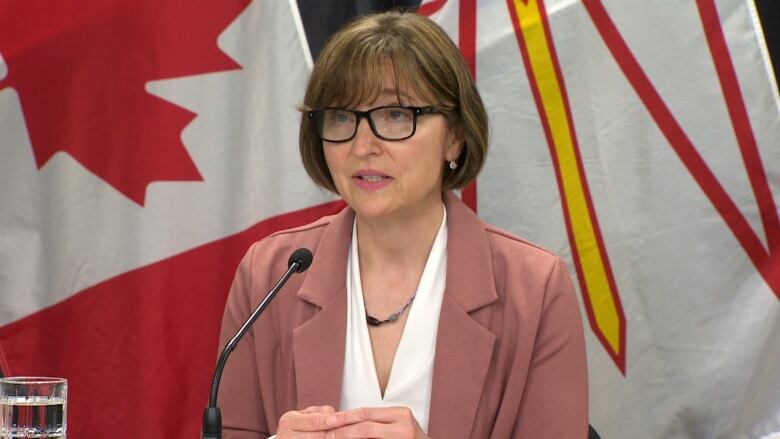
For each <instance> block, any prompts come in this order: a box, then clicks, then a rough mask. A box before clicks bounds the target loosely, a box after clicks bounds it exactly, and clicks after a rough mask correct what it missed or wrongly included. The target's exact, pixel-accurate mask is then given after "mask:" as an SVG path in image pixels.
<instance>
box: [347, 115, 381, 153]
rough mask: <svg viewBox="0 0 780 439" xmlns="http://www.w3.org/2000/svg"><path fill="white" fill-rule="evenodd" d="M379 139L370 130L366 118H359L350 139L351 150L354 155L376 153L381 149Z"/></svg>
mask: <svg viewBox="0 0 780 439" xmlns="http://www.w3.org/2000/svg"><path fill="white" fill-rule="evenodd" d="M379 142H381V139H379V138H378V137H377V136H376V135H375V134H374V132H373V131H372V130H371V124H370V123H369V121H368V119H366V118H360V119H358V122H357V131H356V132H355V138H353V139H352V151H353V153H354V154H355V155H356V156H359V157H360V156H366V155H371V154H377V153H379V152H380V151H381V148H380V146H379Z"/></svg>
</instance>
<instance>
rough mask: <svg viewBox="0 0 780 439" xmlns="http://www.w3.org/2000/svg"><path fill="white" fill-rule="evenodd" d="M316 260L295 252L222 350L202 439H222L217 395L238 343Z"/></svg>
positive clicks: (302, 250) (303, 250) (304, 251)
mask: <svg viewBox="0 0 780 439" xmlns="http://www.w3.org/2000/svg"><path fill="white" fill-rule="evenodd" d="M313 258H314V256H312V254H311V251H309V249H307V248H299V249H298V250H295V251H294V252H293V254H292V255H290V258H289V259H288V260H287V267H288V268H287V272H286V273H284V275H283V276H282V278H281V279H279V282H277V283H276V285H275V286H274V287H273V288H271V291H269V292H268V294H267V295H266V296H265V298H264V299H263V301H262V302H260V304H259V305H257V308H255V310H254V311H252V314H251V315H250V316H249V318H248V319H246V322H244V324H243V325H242V326H241V328H239V330H238V332H236V335H234V336H233V338H231V339H230V341H229V342H227V344H226V345H225V348H224V349H222V353H221V354H220V356H219V360H218V361H217V368H216V370H214V379H213V380H212V381H211V394H210V395H209V405H208V407H206V409H205V410H204V411H203V432H202V435H201V438H203V439H222V413H221V412H220V411H219V407H217V393H218V392H219V381H220V379H221V378H222V370H223V369H224V368H225V363H226V362H227V359H228V356H229V355H230V353H231V352H233V350H234V349H235V348H236V345H237V344H238V341H239V340H241V338H242V337H243V336H244V334H246V333H247V332H249V328H250V327H251V326H252V324H254V323H255V320H257V318H258V317H259V316H260V314H261V313H262V312H263V310H265V308H266V307H267V306H268V304H269V303H271V300H273V298H274V297H276V293H278V292H279V290H281V289H282V287H283V286H284V284H285V283H287V280H288V279H290V277H291V276H292V275H293V273H302V272H304V271H306V269H307V268H309V266H310V265H311V261H312V259H313Z"/></svg>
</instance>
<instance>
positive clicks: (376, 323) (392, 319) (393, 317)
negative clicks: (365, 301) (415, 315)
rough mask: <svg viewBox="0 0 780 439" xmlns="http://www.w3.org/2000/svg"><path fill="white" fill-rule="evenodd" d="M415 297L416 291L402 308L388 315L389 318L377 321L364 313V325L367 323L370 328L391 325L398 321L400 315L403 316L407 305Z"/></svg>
mask: <svg viewBox="0 0 780 439" xmlns="http://www.w3.org/2000/svg"><path fill="white" fill-rule="evenodd" d="M415 296H417V291H415V292H414V294H412V297H410V298H409V300H407V301H406V303H405V304H404V306H402V307H401V309H400V310H399V311H398V312H397V313H394V314H390V317H388V318H386V319H384V320H379V319H377V318H375V317H371V316H370V315H368V311H366V323H368V324H369V325H371V326H382V325H384V324H385V323H393V322H396V321H398V317H400V316H401V314H403V312H404V311H406V308H409V305H411V304H412V301H413V300H414V298H415Z"/></svg>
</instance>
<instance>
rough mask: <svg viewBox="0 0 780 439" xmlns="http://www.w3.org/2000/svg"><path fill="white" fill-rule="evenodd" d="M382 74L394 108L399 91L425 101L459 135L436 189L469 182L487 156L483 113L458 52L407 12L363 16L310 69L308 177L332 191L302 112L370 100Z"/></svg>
mask: <svg viewBox="0 0 780 439" xmlns="http://www.w3.org/2000/svg"><path fill="white" fill-rule="evenodd" d="M388 73H391V74H392V75H393V80H394V81H393V83H394V84H395V86H396V94H397V95H398V96H399V103H400V102H401V101H400V96H401V95H403V94H404V90H406V91H407V93H406V94H410V93H408V92H409V91H411V92H413V93H414V94H416V95H417V96H419V97H420V98H422V99H425V100H429V101H430V102H429V105H433V106H435V107H437V108H439V109H440V110H441V112H442V113H443V115H444V116H445V117H446V118H447V120H448V122H449V125H450V127H451V129H454V130H457V132H458V133H459V134H461V135H462V138H463V140H464V145H463V149H462V150H461V153H460V156H459V157H458V160H457V163H458V167H457V169H455V170H450V169H449V168H445V172H444V173H443V177H442V189H443V190H448V189H452V188H462V187H464V186H466V185H467V184H469V183H470V182H471V181H472V180H474V179H475V178H476V177H477V174H478V173H479V171H480V169H481V168H482V165H483V164H484V162H485V157H486V156H487V147H488V120H487V114H486V113H485V108H484V106H483V105H482V99H481V98H480V97H479V92H477V88H476V86H475V84H474V81H473V79H472V77H471V74H470V73H469V70H468V68H467V67H466V63H465V62H464V61H463V57H462V56H461V54H460V52H459V51H458V48H457V47H455V44H453V42H452V40H450V38H449V37H448V36H447V34H446V33H445V32H444V30H443V29H442V28H441V27H439V26H438V25H437V24H436V23H434V22H432V21H431V20H429V19H427V18H425V17H422V16H420V15H417V14H413V13H399V12H385V13H381V14H376V15H367V16H363V17H360V18H358V19H357V20H355V21H353V22H352V23H350V24H348V25H347V26H346V27H344V28H342V29H341V30H340V31H339V32H337V33H336V34H334V35H333V36H332V37H331V38H330V39H329V40H328V42H327V43H326V45H325V47H324V48H323V49H322V51H321V52H320V55H319V58H318V59H317V62H316V63H315V65H314V69H313V70H312V72H311V76H310V78H309V84H308V86H307V87H306V95H305V96H304V101H303V107H302V108H301V111H303V112H304V113H303V114H302V117H301V130H300V138H299V146H300V151H301V158H302V160H303V165H304V167H305V168H306V172H308V173H309V175H310V176H311V178H312V179H313V180H314V182H315V183H317V184H318V185H320V186H322V187H324V188H326V189H328V190H331V191H333V192H336V187H335V185H334V184H333V178H332V177H331V175H330V171H329V170H328V165H327V163H326V162H325V154H324V152H323V145H322V140H321V139H320V137H319V135H318V133H317V126H316V123H315V122H314V120H313V119H312V118H310V117H308V115H307V113H306V112H308V111H311V110H314V109H317V108H323V107H353V108H354V107H356V106H358V105H360V104H361V103H364V102H372V101H374V100H375V99H376V98H377V97H378V96H379V94H380V93H381V91H382V85H383V84H385V83H386V82H385V79H386V78H385V75H387V74H388ZM442 166H444V163H442Z"/></svg>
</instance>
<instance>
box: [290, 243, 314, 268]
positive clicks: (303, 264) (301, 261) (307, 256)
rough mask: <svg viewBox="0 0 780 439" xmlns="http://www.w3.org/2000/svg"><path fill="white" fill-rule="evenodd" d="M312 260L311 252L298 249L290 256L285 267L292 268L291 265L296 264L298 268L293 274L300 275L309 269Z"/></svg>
mask: <svg viewBox="0 0 780 439" xmlns="http://www.w3.org/2000/svg"><path fill="white" fill-rule="evenodd" d="M312 259H314V256H313V255H312V254H311V251H309V249H308V248H299V249H298V250H295V251H294V252H293V254H291V255H290V259H288V260H287V267H288V268H289V267H291V266H292V264H294V263H296V262H297V263H298V268H297V269H296V270H295V272H296V273H301V272H304V271H306V269H307V268H309V266H310V265H311V261H312Z"/></svg>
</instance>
